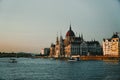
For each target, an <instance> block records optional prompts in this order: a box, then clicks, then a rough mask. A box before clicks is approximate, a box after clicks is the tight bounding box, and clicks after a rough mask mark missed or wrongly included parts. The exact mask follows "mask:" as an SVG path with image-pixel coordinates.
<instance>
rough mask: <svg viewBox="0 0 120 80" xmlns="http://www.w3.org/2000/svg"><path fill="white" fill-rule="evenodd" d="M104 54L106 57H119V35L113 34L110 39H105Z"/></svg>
mask: <svg viewBox="0 0 120 80" xmlns="http://www.w3.org/2000/svg"><path fill="white" fill-rule="evenodd" d="M103 54H104V55H105V56H119V55H120V38H119V36H118V33H117V32H116V33H113V36H112V37H111V38H109V39H103Z"/></svg>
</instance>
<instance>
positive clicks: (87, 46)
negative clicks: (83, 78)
mask: <svg viewBox="0 0 120 80" xmlns="http://www.w3.org/2000/svg"><path fill="white" fill-rule="evenodd" d="M101 49H102V48H101V46H100V43H99V42H98V41H95V40H94V41H85V40H84V38H83V35H82V34H81V35H79V36H75V33H74V31H73V30H72V27H71V25H70V27H69V30H68V31H67V33H66V35H65V39H63V37H62V35H60V37H58V36H57V37H56V43H55V44H53V43H52V44H51V47H50V57H56V58H57V57H70V56H72V55H79V56H81V55H85V56H86V55H88V54H89V55H101V53H102V50H101Z"/></svg>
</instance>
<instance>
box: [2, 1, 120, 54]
mask: <svg viewBox="0 0 120 80" xmlns="http://www.w3.org/2000/svg"><path fill="white" fill-rule="evenodd" d="M70 22H71V25H72V29H73V31H74V32H75V34H76V35H77V36H78V35H79V33H80V34H81V33H82V34H83V35H84V39H85V40H86V41H88V40H91V39H94V38H95V39H96V40H98V41H100V42H101V41H102V39H103V38H110V37H111V36H112V34H113V32H120V2H119V1H118V0H0V51H1V52H2V51H5V52H12V51H14V52H20V51H23V52H34V53H39V52H40V49H41V48H43V47H50V44H51V43H54V42H55V39H56V35H57V32H58V34H59V33H60V32H62V35H63V37H65V34H66V32H67V31H68V29H69V25H70Z"/></svg>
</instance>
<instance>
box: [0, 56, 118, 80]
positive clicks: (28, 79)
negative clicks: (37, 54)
mask: <svg viewBox="0 0 120 80" xmlns="http://www.w3.org/2000/svg"><path fill="white" fill-rule="evenodd" d="M8 61H9V58H0V80H120V62H104V61H76V62H68V61H60V60H52V59H40V58H37V59H31V58H17V61H18V62H17V63H9V62H8Z"/></svg>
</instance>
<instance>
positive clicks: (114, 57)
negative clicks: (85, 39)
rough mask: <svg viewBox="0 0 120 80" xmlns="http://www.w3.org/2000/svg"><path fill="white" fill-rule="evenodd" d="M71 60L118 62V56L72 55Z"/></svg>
mask: <svg viewBox="0 0 120 80" xmlns="http://www.w3.org/2000/svg"><path fill="white" fill-rule="evenodd" d="M71 57H72V58H73V59H78V58H79V60H83V61H87V60H103V61H105V60H119V61H120V56H79V55H73V56H71ZM35 58H48V59H49V58H52V57H49V56H35ZM53 59H59V60H67V59H69V57H53Z"/></svg>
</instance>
